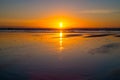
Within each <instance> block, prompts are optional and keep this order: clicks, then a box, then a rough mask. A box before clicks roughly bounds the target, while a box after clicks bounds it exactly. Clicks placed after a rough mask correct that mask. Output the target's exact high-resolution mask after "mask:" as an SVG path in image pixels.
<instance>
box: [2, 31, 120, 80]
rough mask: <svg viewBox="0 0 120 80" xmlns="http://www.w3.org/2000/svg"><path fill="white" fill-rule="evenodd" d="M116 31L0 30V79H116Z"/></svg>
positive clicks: (119, 78) (119, 69) (119, 60)
mask: <svg viewBox="0 0 120 80" xmlns="http://www.w3.org/2000/svg"><path fill="white" fill-rule="evenodd" d="M119 33H120V32H105V33H103V32H99V33H97V32H94V33H93V32H79V33H69V32H67V33H64V32H62V31H60V32H58V33H47V32H46V33H44V32H42V33H39V32H36V33H35V32H34V33H32V32H0V80H120V37H119V36H118V35H120V34H119Z"/></svg>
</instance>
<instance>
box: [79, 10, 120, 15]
mask: <svg viewBox="0 0 120 80" xmlns="http://www.w3.org/2000/svg"><path fill="white" fill-rule="evenodd" d="M119 12H120V11H119V10H102V9H101V10H84V11H80V13H83V14H110V13H119Z"/></svg>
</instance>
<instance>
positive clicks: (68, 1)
mask: <svg viewBox="0 0 120 80" xmlns="http://www.w3.org/2000/svg"><path fill="white" fill-rule="evenodd" d="M118 3H119V1H118V0H111V1H106V0H96V1H94V0H40V1H38V0H26V1H24V0H21V1H20V0H12V2H10V1H9V0H6V1H0V11H1V13H0V27H3V26H4V27H16V26H17V27H30V28H31V27H32V28H59V23H60V22H62V23H63V28H94V27H95V28H104V27H107V28H115V27H120V22H119V21H120V19H119V17H120V6H119V4H118Z"/></svg>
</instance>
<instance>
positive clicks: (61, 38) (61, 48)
mask: <svg viewBox="0 0 120 80" xmlns="http://www.w3.org/2000/svg"><path fill="white" fill-rule="evenodd" d="M59 37H60V40H59V44H60V47H59V50H60V52H62V51H63V49H64V47H63V32H62V30H61V31H60V33H59Z"/></svg>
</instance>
